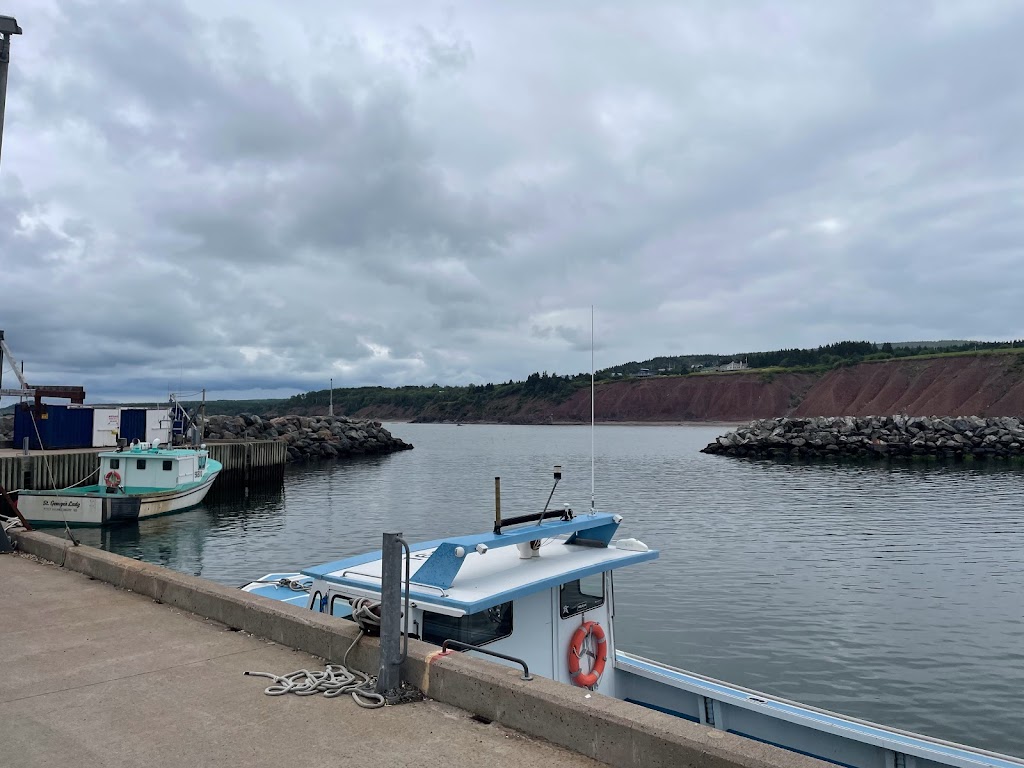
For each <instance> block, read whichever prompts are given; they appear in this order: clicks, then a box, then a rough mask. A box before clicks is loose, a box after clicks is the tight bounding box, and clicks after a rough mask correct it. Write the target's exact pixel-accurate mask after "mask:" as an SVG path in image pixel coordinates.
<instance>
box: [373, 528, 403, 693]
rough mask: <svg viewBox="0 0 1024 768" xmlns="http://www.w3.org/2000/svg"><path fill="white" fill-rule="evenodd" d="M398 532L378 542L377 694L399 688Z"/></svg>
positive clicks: (400, 630) (400, 556)
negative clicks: (378, 659) (379, 570)
mask: <svg viewBox="0 0 1024 768" xmlns="http://www.w3.org/2000/svg"><path fill="white" fill-rule="evenodd" d="M402 552H403V549H402V534H401V533H385V534H384V537H383V540H382V542H381V574H380V672H379V673H378V674H377V693H380V694H383V695H385V696H388V695H397V694H398V693H399V689H400V688H401V687H402V674H401V667H402V652H401V634H402Z"/></svg>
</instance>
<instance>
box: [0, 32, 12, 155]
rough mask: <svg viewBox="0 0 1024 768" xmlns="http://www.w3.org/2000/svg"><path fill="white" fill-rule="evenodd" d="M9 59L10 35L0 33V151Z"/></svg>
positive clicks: (2, 142) (2, 137)
mask: <svg viewBox="0 0 1024 768" xmlns="http://www.w3.org/2000/svg"><path fill="white" fill-rule="evenodd" d="M10 61H11V36H10V35H0V153H2V151H3V147H4V108H5V107H6V104H7V65H8V64H9V63H10Z"/></svg>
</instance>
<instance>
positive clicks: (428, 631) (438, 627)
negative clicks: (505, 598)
mask: <svg viewBox="0 0 1024 768" xmlns="http://www.w3.org/2000/svg"><path fill="white" fill-rule="evenodd" d="M511 634H512V603H511V602H508V603H502V604H501V605H495V606H493V607H491V608H488V609H487V610H486V611H480V612H479V613H471V614H469V615H468V616H444V615H443V614H440V613H430V612H429V611H424V612H423V639H424V640H426V641H427V642H428V643H436V644H437V645H441V643H443V642H444V641H445V640H458V641H459V642H460V643H469V644H470V645H485V644H486V643H493V642H494V641H495V640H500V639H501V638H503V637H508V636H509V635H511Z"/></svg>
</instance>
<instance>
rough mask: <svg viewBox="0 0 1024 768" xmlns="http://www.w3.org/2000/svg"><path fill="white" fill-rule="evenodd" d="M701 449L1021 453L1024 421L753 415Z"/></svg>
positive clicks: (767, 453) (952, 455)
mask: <svg viewBox="0 0 1024 768" xmlns="http://www.w3.org/2000/svg"><path fill="white" fill-rule="evenodd" d="M701 452H702V453H712V454H722V455H726V456H749V457H759V458H764V457H768V458H793V459H816V458H824V457H841V456H842V457H855V458H914V457H922V458H923V457H929V456H931V457H938V458H945V459H954V460H955V459H965V458H979V459H987V458H995V459H1005V458H1011V457H1018V456H1022V455H1024V424H1022V423H1021V421H1020V420H1019V419H1017V418H1015V417H1012V416H998V417H994V418H987V419H983V418H980V417H978V416H943V417H936V416H863V417H856V416H835V417H831V416H826V417H815V418H806V419H800V418H776V419H761V420H759V421H752V422H750V424H748V425H747V426H745V427H740V428H738V429H736V430H734V431H732V432H728V433H727V434H725V435H722V436H721V437H719V438H718V439H717V440H715V442H713V443H711V444H709V445H708V446H707V447H706V448H704V449H702V451H701Z"/></svg>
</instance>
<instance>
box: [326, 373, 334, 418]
mask: <svg viewBox="0 0 1024 768" xmlns="http://www.w3.org/2000/svg"><path fill="white" fill-rule="evenodd" d="M327 415H328V416H333V415H334V379H333V378H332V379H331V404H330V405H328V406H327Z"/></svg>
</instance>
